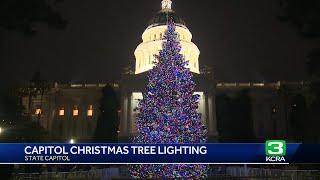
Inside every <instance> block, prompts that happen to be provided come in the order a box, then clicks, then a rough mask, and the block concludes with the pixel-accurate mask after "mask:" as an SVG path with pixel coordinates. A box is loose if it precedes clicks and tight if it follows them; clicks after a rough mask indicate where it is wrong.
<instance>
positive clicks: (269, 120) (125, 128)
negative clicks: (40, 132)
mask: <svg viewBox="0 0 320 180" xmlns="http://www.w3.org/2000/svg"><path fill="white" fill-rule="evenodd" d="M168 19H173V21H174V22H175V23H176V26H177V28H176V31H177V33H178V38H179V39H180V41H181V46H182V50H181V54H182V55H183V56H184V57H185V59H186V60H188V61H189V64H188V68H189V69H190V71H191V72H192V73H193V75H194V81H195V82H196V84H197V87H196V92H195V93H196V94H199V95H200V102H199V109H198V112H199V113H201V115H202V121H204V122H205V124H206V125H207V127H208V131H209V139H210V141H212V142H215V141H218V140H219V135H220V130H219V127H218V125H219V123H221V121H223V119H218V118H217V113H216V112H217V104H216V97H217V96H218V95H219V94H227V95H230V96H232V94H234V93H236V92H239V91H242V90H244V89H246V90H248V91H249V96H250V98H251V107H252V113H251V119H252V122H251V123H252V124H251V125H252V127H253V132H254V136H255V137H256V138H260V139H263V138H265V137H275V136H276V137H282V136H284V135H285V134H286V133H287V132H288V131H290V126H289V125H288V122H287V121H286V120H285V119H284V116H285V107H284V103H283V102H282V101H281V98H280V97H279V96H278V93H277V92H278V90H279V89H280V88H281V86H283V85H286V86H290V87H292V88H293V89H299V88H300V87H301V86H302V85H303V84H301V83H286V82H275V83H265V82H244V83H243V82H239V83H238V82H232V83H229V82H217V81H216V80H215V78H214V75H213V72H211V71H210V70H208V69H206V68H201V67H204V66H205V65H204V64H201V54H200V52H201V51H200V50H199V48H198V47H197V45H196V44H194V43H193V42H192V32H191V31H190V29H189V28H188V27H187V26H186V23H185V22H184V21H183V19H182V18H180V17H179V16H178V14H177V13H176V12H175V11H174V9H173V4H172V1H171V0H162V2H161V9H160V11H159V12H157V13H156V14H155V15H154V17H153V18H152V19H151V20H150V22H149V23H148V24H147V26H146V29H145V31H144V32H142V40H141V43H140V44H139V45H137V48H136V50H135V52H134V55H135V67H134V70H132V71H127V72H125V73H124V75H123V77H122V78H121V80H119V82H117V83H110V82H108V84H112V86H113V87H114V88H115V90H116V91H117V92H118V93H119V95H120V102H121V109H120V110H119V114H120V127H119V131H118V133H119V138H120V140H121V141H127V140H128V139H129V138H130V137H132V136H133V135H134V134H135V132H136V128H135V122H136V115H137V112H136V111H135V108H136V107H137V105H138V101H139V99H142V98H143V97H142V92H143V91H144V88H145V86H146V84H147V74H148V71H149V70H151V69H152V67H153V66H154V64H153V62H154V61H155V57H154V55H155V54H158V53H159V50H160V49H161V48H162V42H163V38H164V33H165V30H166V28H167V21H168ZM137 38H139V37H137ZM52 84H53V85H52V88H51V89H50V90H49V91H48V92H47V93H46V94H45V95H44V97H43V98H42V100H41V101H42V102H41V103H42V105H41V106H40V95H39V96H36V97H33V98H32V99H31V102H29V99H28V98H27V97H26V98H23V102H24V104H25V106H26V108H27V107H28V106H27V105H28V104H31V106H30V107H31V108H32V109H29V110H28V109H27V111H30V112H34V117H39V115H40V123H41V125H42V126H43V127H44V128H46V129H47V130H48V132H49V133H50V134H51V135H52V136H54V137H56V138H57V139H60V140H61V141H68V139H71V138H72V139H76V140H77V141H79V142H81V141H82V142H88V141H90V139H91V138H92V135H93V133H94V130H95V128H96V124H97V119H98V116H99V100H100V98H101V95H102V94H101V92H102V88H103V87H104V86H105V85H106V84H107V83H100V84H94V83H93V84H72V83H70V84H65V83H64V84H60V83H52ZM275 112H276V113H275ZM235 121H237V120H236V119H235ZM261 129H263V130H261Z"/></svg>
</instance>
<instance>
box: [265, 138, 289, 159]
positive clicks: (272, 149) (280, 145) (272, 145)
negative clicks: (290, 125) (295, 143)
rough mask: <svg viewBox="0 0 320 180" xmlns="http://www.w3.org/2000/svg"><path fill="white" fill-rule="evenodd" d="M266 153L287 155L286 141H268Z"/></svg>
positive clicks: (269, 154)
mask: <svg viewBox="0 0 320 180" xmlns="http://www.w3.org/2000/svg"><path fill="white" fill-rule="evenodd" d="M265 146H266V155H268V156H285V155H286V142H285V141H280V140H271V141H267V142H266V144H265Z"/></svg>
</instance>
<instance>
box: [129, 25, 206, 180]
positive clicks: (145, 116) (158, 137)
mask: <svg viewBox="0 0 320 180" xmlns="http://www.w3.org/2000/svg"><path fill="white" fill-rule="evenodd" d="M175 29H176V26H175V24H174V23H173V22H169V23H168V29H167V30H166V33H165V36H164V42H163V45H162V46H163V47H162V48H163V49H162V50H161V51H160V52H159V55H158V56H156V59H157V61H156V62H155V66H154V68H153V69H152V70H151V71H150V72H149V75H148V80H149V82H148V85H147V87H146V91H145V93H144V94H143V99H142V100H141V101H140V102H139V105H138V107H137V110H138V111H139V114H138V117H137V118H138V119H137V123H136V127H137V135H136V137H135V138H134V139H133V141H134V143H140V144H158V143H175V144H180V143H191V144H192V143H205V142H206V141H207V129H206V127H205V125H204V124H203V122H202V121H201V115H200V114H199V113H197V108H198V103H199V96H198V95H194V89H195V83H194V81H193V80H192V78H193V76H192V73H191V72H190V70H189V69H188V68H186V66H187V64H188V62H187V61H186V60H185V59H184V57H183V56H182V55H181V54H180V51H181V46H180V41H179V39H178V35H177V33H176V30H175ZM207 168H208V166H207V165H185V164H170V165H169V164H168V165H134V166H132V167H131V168H130V171H131V175H132V177H134V178H141V179H145V178H156V179H164V178H201V177H206V172H207Z"/></svg>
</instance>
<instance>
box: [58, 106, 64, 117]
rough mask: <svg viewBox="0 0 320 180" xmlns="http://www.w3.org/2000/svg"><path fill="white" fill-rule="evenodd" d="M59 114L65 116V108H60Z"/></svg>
mask: <svg viewBox="0 0 320 180" xmlns="http://www.w3.org/2000/svg"><path fill="white" fill-rule="evenodd" d="M59 116H64V108H61V109H59Z"/></svg>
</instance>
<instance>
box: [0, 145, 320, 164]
mask: <svg viewBox="0 0 320 180" xmlns="http://www.w3.org/2000/svg"><path fill="white" fill-rule="evenodd" d="M180 163H184V164H277V163H279V164H288V163H320V145H305V144H286V143H285V141H267V142H266V143H265V144H0V164H180Z"/></svg>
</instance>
